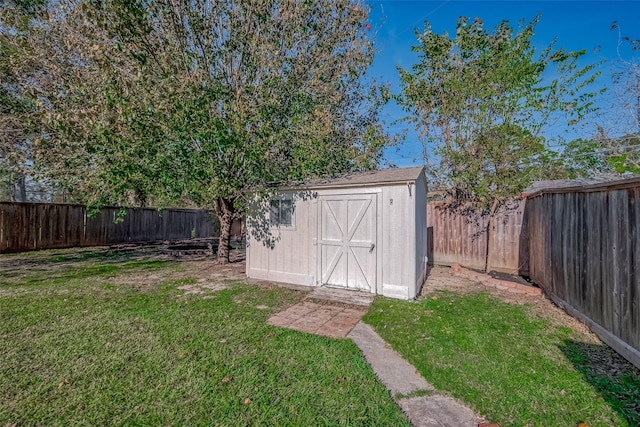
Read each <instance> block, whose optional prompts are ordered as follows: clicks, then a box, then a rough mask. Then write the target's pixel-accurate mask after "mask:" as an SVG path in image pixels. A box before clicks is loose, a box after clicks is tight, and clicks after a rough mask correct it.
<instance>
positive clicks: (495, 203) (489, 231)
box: [484, 200, 498, 273]
mask: <svg viewBox="0 0 640 427" xmlns="http://www.w3.org/2000/svg"><path fill="white" fill-rule="evenodd" d="M497 210H498V200H494V201H493V204H492V205H491V210H490V211H489V221H487V253H486V255H485V258H484V271H486V272H487V273H488V272H489V268H490V267H491V265H490V264H489V257H490V256H491V250H492V249H493V245H492V244H491V238H492V235H493V223H494V219H495V216H496V211H497Z"/></svg>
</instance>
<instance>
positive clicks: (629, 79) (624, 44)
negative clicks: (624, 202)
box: [593, 22, 640, 174]
mask: <svg viewBox="0 0 640 427" xmlns="http://www.w3.org/2000/svg"><path fill="white" fill-rule="evenodd" d="M611 30H612V31H617V32H618V54H619V55H620V57H619V58H618V61H617V62H616V63H615V64H614V66H613V67H612V69H613V74H612V79H613V84H612V85H611V91H610V92H609V95H610V96H609V97H608V98H607V99H606V100H605V101H607V102H608V104H609V105H610V108H609V109H608V110H607V111H605V112H604V114H602V115H601V117H599V118H598V123H597V124H596V128H597V132H596V134H595V135H594V136H593V141H594V142H595V143H596V144H597V145H598V146H599V150H598V151H599V152H600V153H601V155H602V156H603V157H604V158H606V159H607V162H608V163H609V165H610V167H611V168H612V169H613V170H615V171H616V172H618V173H621V174H622V173H627V174H629V173H630V174H639V173H640V63H639V62H638V57H637V56H634V54H635V53H636V52H637V51H638V50H639V49H640V40H637V39H631V38H630V37H627V36H623V35H622V31H621V29H620V28H619V27H618V24H617V22H613V24H612V26H611ZM625 48H626V49H628V53H629V56H630V58H629V59H623V57H622V55H623V53H621V52H624V49H625ZM609 111H613V112H614V113H613V114H607V113H608V112H609Z"/></svg>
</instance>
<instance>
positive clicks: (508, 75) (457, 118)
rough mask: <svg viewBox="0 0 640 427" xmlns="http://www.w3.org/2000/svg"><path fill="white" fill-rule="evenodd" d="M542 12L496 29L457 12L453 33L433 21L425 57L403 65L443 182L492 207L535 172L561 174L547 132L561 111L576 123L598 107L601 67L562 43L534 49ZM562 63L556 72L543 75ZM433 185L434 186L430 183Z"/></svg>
mask: <svg viewBox="0 0 640 427" xmlns="http://www.w3.org/2000/svg"><path fill="white" fill-rule="evenodd" d="M537 23H538V18H536V19H534V20H533V21H532V22H530V23H529V24H526V25H522V24H521V25H520V28H519V29H518V30H517V31H516V30H514V29H513V28H512V27H511V25H510V24H509V23H508V22H507V21H503V22H502V23H501V24H499V25H498V26H497V27H496V28H495V29H494V31H493V32H488V31H486V30H485V29H484V28H483V22H482V20H480V19H479V18H476V19H475V20H473V21H469V19H468V18H464V17H462V18H460V19H459V20H458V23H457V26H456V34H455V37H453V38H450V37H449V35H448V34H447V33H445V34H442V35H440V34H435V33H434V32H433V31H431V29H430V26H429V24H428V23H425V30H424V31H423V32H422V33H417V37H418V41H419V45H418V46H415V47H414V48H413V50H414V52H416V53H417V54H418V62H417V64H416V65H414V66H413V68H412V69H411V70H410V71H408V70H404V69H402V68H399V72H400V78H401V84H402V94H401V95H400V96H399V98H398V99H399V102H400V104H401V105H402V106H403V107H404V108H405V110H406V111H407V112H408V113H409V116H408V118H407V120H409V121H411V122H413V123H414V124H415V126H416V128H417V129H418V130H419V131H420V132H421V135H422V138H423V143H424V145H425V150H424V151H425V153H433V154H432V155H427V156H426V158H425V160H426V161H427V163H428V164H430V163H432V165H431V168H430V171H431V172H432V176H433V179H434V181H435V184H436V186H438V185H439V186H441V187H443V188H447V189H448V192H449V194H450V195H451V196H452V197H453V198H454V199H458V200H460V199H465V200H473V201H474V202H475V203H476V204H477V206H479V207H481V208H485V209H489V210H490V213H491V215H493V213H494V212H495V210H496V209H497V208H498V207H499V206H500V205H502V204H504V203H506V202H507V201H508V200H509V199H510V198H512V197H514V196H517V195H518V194H520V193H521V192H522V190H524V189H525V187H527V186H528V185H529V184H530V183H531V182H532V181H533V180H534V179H536V178H539V177H545V178H546V179H549V177H553V176H554V175H558V174H561V173H562V167H561V162H560V160H559V158H558V156H557V155H556V154H554V153H553V152H552V151H551V150H550V149H549V142H548V140H547V139H546V138H545V137H544V132H545V130H546V129H547V127H548V125H549V124H551V123H556V122H557V121H558V120H559V119H561V118H564V119H565V120H567V122H566V123H567V126H575V125H577V124H578V123H579V122H580V120H582V119H583V118H584V117H585V115H586V114H587V113H589V112H590V111H592V110H593V109H594V106H593V98H594V96H595V95H596V94H595V93H593V92H587V91H586V90H587V89H588V85H589V84H590V83H592V82H593V81H594V79H595V78H596V77H597V75H598V73H595V72H594V68H595V67H594V65H587V66H584V67H579V66H578V60H579V59H580V57H581V56H582V55H583V53H584V51H580V52H566V51H565V50H563V49H556V48H555V43H552V44H550V45H549V46H548V47H546V48H545V49H544V50H542V51H540V52H537V51H536V49H534V47H533V44H532V37H533V35H534V34H535V26H536V24H537ZM551 68H555V71H556V73H555V75H557V77H555V78H553V79H550V80H549V79H548V78H546V77H545V76H546V75H547V74H548V73H549V71H550V69H551ZM432 186H433V185H432Z"/></svg>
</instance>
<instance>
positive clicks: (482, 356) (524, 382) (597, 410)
mask: <svg viewBox="0 0 640 427" xmlns="http://www.w3.org/2000/svg"><path fill="white" fill-rule="evenodd" d="M364 320H365V321H366V322H367V323H369V324H371V325H372V326H373V327H374V328H375V329H376V331H377V332H378V333H379V334H380V335H381V336H382V337H383V338H384V339H385V340H386V341H387V342H389V343H390V344H391V345H392V347H393V348H394V349H395V350H397V351H398V352H399V353H401V354H402V355H403V356H404V357H405V358H406V359H407V360H409V361H410V362H411V363H412V364H413V365H414V366H416V368H417V369H418V370H419V371H420V372H421V373H422V375H423V376H424V377H425V378H426V380H427V381H428V382H430V383H432V384H433V385H434V386H435V387H436V388H437V389H438V390H440V391H444V392H448V393H450V394H451V395H452V396H454V397H456V398H458V399H460V400H461V401H462V402H464V403H466V404H467V405H468V406H470V407H471V408H473V409H474V410H476V411H477V412H479V413H481V414H483V415H484V416H486V417H488V418H489V419H490V420H492V421H493V422H497V423H499V424H500V425H502V426H503V427H505V426H544V427H547V426H571V427H574V426H576V425H578V423H579V422H585V423H586V424H587V425H588V426H589V427H594V426H601V425H603V426H604V425H619V426H639V425H640V372H639V371H638V370H636V369H635V368H633V367H632V366H631V365H630V364H629V363H627V362H626V361H624V360H623V359H621V358H620V356H618V355H617V354H615V353H614V352H613V351H612V350H611V349H610V348H608V347H606V346H604V345H601V344H598V343H596V342H594V341H593V339H591V341H589V338H588V337H585V336H581V335H580V333H579V332H578V331H574V330H572V329H571V328H569V327H567V326H562V325H558V324H557V322H553V321H552V320H551V319H549V318H545V317H544V316H541V315H539V314H535V315H534V314H533V313H532V311H531V310H529V307H527V306H520V305H514V304H507V303H505V302H502V301H500V300H498V299H496V298H493V297H491V296H489V295H487V294H469V295H457V294H454V293H449V292H444V291H440V292H438V293H436V294H435V295H433V296H428V297H426V298H425V299H423V300H421V301H419V302H406V301H397V300H391V299H387V298H379V299H377V300H376V301H375V302H374V304H373V306H372V308H371V309H370V310H369V313H368V314H367V315H366V316H365V318H364Z"/></svg>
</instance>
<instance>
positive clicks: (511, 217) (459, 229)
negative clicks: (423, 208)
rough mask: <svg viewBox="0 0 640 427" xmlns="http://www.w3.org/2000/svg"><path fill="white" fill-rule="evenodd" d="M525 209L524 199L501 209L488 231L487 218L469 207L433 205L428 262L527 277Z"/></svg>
mask: <svg viewBox="0 0 640 427" xmlns="http://www.w3.org/2000/svg"><path fill="white" fill-rule="evenodd" d="M524 206H525V200H521V201H518V202H515V203H512V204H509V205H507V206H504V207H502V208H501V209H499V210H498V212H497V213H496V215H495V217H494V219H493V221H492V223H491V229H490V230H489V229H488V224H489V216H488V215H481V214H479V213H476V212H474V211H473V210H472V209H470V208H468V207H467V208H464V207H457V208H452V207H451V206H450V205H448V204H446V203H445V202H430V203H429V204H428V205H427V228H428V231H427V234H428V245H429V252H430V253H429V259H430V260H432V263H434V264H438V265H452V264H455V263H457V264H461V265H464V266H465V267H469V268H474V269H479V270H484V269H485V266H487V267H488V268H487V271H491V270H494V271H500V272H505V273H511V274H522V275H525V276H526V275H528V254H527V251H528V244H527V239H526V227H524V228H523V226H522V225H523V217H524ZM487 231H489V234H488V235H487ZM487 251H489V257H488V259H487ZM485 264H488V265H485Z"/></svg>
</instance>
